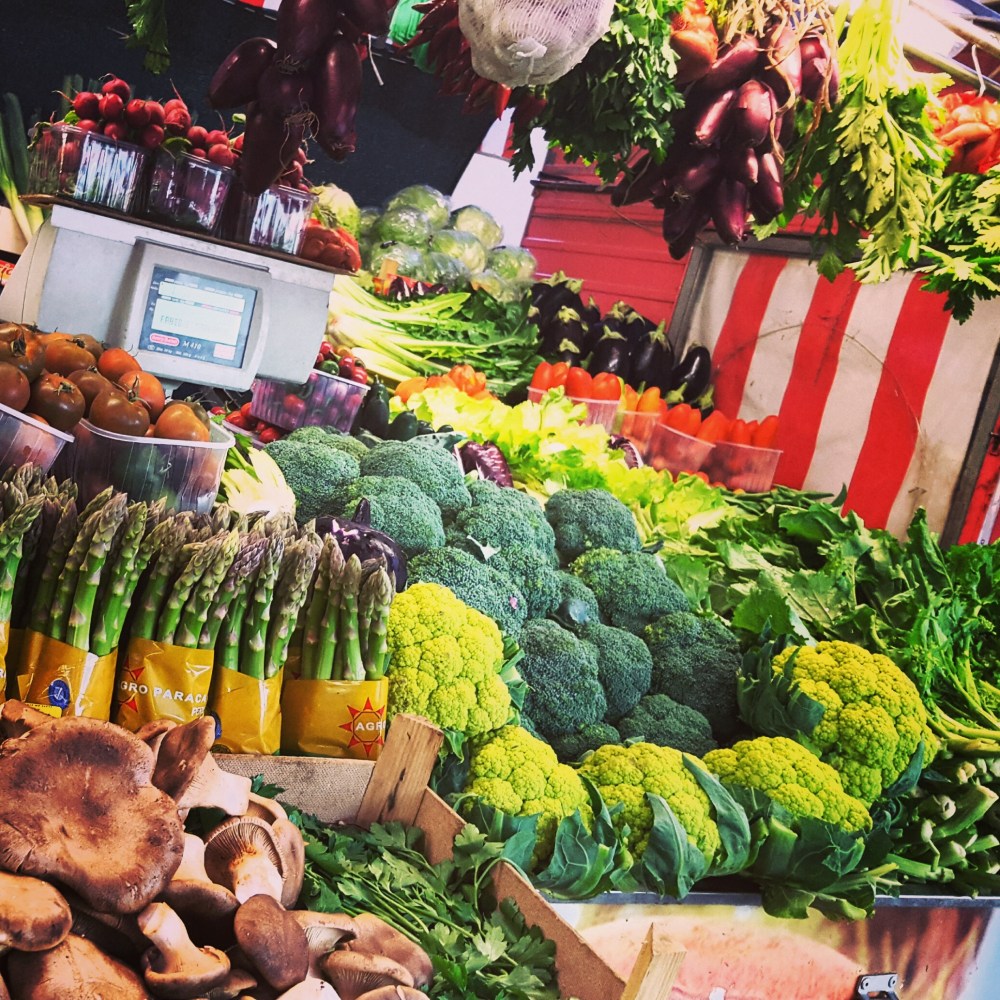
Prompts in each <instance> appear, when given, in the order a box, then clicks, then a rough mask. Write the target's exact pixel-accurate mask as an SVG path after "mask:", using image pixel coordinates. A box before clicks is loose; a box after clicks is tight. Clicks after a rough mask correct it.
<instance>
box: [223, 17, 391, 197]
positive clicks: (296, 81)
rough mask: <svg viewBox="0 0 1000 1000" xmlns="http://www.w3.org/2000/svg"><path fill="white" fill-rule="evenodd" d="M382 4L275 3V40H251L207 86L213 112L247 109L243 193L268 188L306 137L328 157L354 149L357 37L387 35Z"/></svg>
mask: <svg viewBox="0 0 1000 1000" xmlns="http://www.w3.org/2000/svg"><path fill="white" fill-rule="evenodd" d="M392 5H393V4H392V3H389V4H388V5H387V0H282V2H281V6H280V7H279V8H278V41H277V43H275V42H273V41H271V39H269V38H250V39H247V41H245V42H241V43H240V44H239V45H237V46H236V48H235V49H233V51H232V52H230V53H229V55H228V56H227V57H226V58H225V60H224V61H223V63H222V65H221V66H220V67H219V68H218V69H217V70H216V72H215V75H214V76H213V77H212V81H211V83H210V84H209V91H208V100H209V103H210V104H211V105H212V107H213V108H217V109H219V110H226V109H231V108H238V107H245V108H246V132H245V134H244V138H243V151H242V156H241V158H240V178H241V181H242V183H243V187H244V189H245V190H246V191H247V193H249V194H259V193H260V192H261V191H263V190H264V189H265V188H266V187H268V186H269V185H271V184H273V183H275V181H276V180H278V178H279V177H281V176H282V174H284V173H285V171H286V170H288V169H289V167H290V166H291V164H292V163H293V162H295V160H296V154H297V152H298V150H299V149H300V147H301V145H302V143H303V141H304V140H306V139H315V140H316V142H317V143H319V145H320V146H321V147H322V148H323V149H324V150H325V151H326V152H327V153H329V155H330V156H331V157H333V159H335V160H342V159H344V157H345V156H347V154H348V153H352V152H354V147H355V142H356V136H355V131H354V121H355V117H356V116H357V110H358V104H359V102H360V99H361V55H360V53H359V42H360V40H361V39H362V37H363V36H364V35H369V34H371V35H382V34H385V32H386V31H388V30H389V11H390V10H391V7H392Z"/></svg>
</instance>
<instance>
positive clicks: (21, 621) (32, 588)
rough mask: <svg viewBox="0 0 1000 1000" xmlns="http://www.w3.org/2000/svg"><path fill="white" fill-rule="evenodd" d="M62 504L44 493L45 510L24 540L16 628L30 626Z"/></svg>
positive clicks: (13, 618) (17, 582)
mask: <svg viewBox="0 0 1000 1000" xmlns="http://www.w3.org/2000/svg"><path fill="white" fill-rule="evenodd" d="M61 513H62V505H61V504H60V503H59V502H58V501H57V500H55V499H54V498H53V497H51V496H44V497H43V501H42V511H41V513H40V514H39V515H38V517H37V518H35V520H34V522H33V523H32V525H31V527H30V528H29V529H28V531H27V532H26V533H25V535H24V539H23V540H22V542H21V559H20V562H19V563H18V565H17V579H16V580H15V581H14V604H13V607H12V608H11V613H10V623H11V626H12V627H14V628H24V627H25V626H26V625H27V623H28V622H27V618H28V610H29V608H30V605H31V599H32V597H33V596H34V594H35V593H36V591H37V589H38V580H39V578H40V577H41V575H42V567H43V565H44V563H45V561H46V560H47V559H48V558H49V550H50V549H51V547H52V534H53V532H54V531H55V529H56V524H58V522H59V515H60V514H61Z"/></svg>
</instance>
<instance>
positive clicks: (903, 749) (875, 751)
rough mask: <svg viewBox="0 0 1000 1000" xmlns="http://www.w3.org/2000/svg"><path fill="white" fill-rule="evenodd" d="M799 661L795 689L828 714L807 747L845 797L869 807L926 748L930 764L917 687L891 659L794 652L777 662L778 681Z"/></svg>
mask: <svg viewBox="0 0 1000 1000" xmlns="http://www.w3.org/2000/svg"><path fill="white" fill-rule="evenodd" d="M793 653H794V654H796V655H795V661H794V663H793V664H792V681H793V690H794V688H795V687H798V689H799V690H800V691H801V692H802V693H803V694H805V695H806V696H808V697H809V698H812V699H813V700H814V701H817V702H819V703H820V704H821V705H822V706H823V708H824V712H823V717H822V719H821V720H820V722H819V724H818V725H817V726H816V728H815V729H813V731H812V732H810V733H805V734H804V735H805V736H806V737H807V739H808V740H809V742H810V743H811V744H813V745H814V746H815V747H816V748H817V750H818V751H819V753H820V755H821V757H822V759H823V760H824V761H826V763H828V764H830V765H831V766H833V767H834V768H835V769H836V770H837V771H838V772H839V774H840V778H841V781H843V783H844V789H845V790H846V791H847V792H848V793H849V794H850V795H854V796H856V797H857V798H859V799H861V801H862V802H864V803H865V804H866V805H871V804H872V803H873V802H874V801H875V800H876V799H877V798H878V797H879V796H880V795H881V794H882V792H883V791H884V790H885V789H886V788H888V787H889V786H890V785H891V784H893V782H895V781H896V780H897V778H899V776H900V775H901V774H902V773H903V772H904V771H905V770H906V768H907V765H908V764H909V763H910V760H911V759H912V758H913V754H914V752H915V751H916V749H917V747H918V745H919V744H920V742H921V740H923V741H924V745H925V757H924V761H925V763H927V762H929V761H930V760H931V759H932V757H933V755H934V751H935V750H936V748H937V740H936V739H935V737H934V736H933V734H932V733H931V731H930V729H929V728H928V726H927V711H926V709H925V708H924V705H923V702H922V701H921V700H920V694H919V693H918V691H917V688H916V685H915V684H914V683H913V681H911V680H910V679H909V677H907V676H906V674H904V673H903V671H902V670H900V669H899V667H897V666H896V664H895V663H893V662H892V660H890V659H889V658H888V657H887V656H882V655H881V654H879V653H869V652H868V651H867V650H866V649H863V648H862V647H861V646H857V645H855V644H854V643H850V642H820V643H817V645H815V646H801V647H798V646H792V647H789V648H787V649H785V650H783V651H782V652H781V653H779V654H778V655H777V656H776V657H775V658H774V660H773V661H772V664H771V665H772V669H773V671H774V673H775V674H779V673H780V672H781V671H782V670H783V669H784V666H785V664H786V663H787V661H788V660H789V658H790V657H791V656H792V655H793Z"/></svg>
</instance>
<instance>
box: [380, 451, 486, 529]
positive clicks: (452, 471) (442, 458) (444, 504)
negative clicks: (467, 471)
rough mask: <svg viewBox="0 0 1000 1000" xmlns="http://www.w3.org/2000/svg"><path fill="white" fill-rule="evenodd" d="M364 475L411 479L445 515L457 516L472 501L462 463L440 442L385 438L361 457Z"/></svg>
mask: <svg viewBox="0 0 1000 1000" xmlns="http://www.w3.org/2000/svg"><path fill="white" fill-rule="evenodd" d="M361 475H363V476H402V477H403V478H404V479H409V480H411V481H412V482H414V483H416V484H417V486H419V487H420V489H421V490H422V491H423V492H424V493H425V494H426V495H427V496H429V497H430V498H431V499H432V500H433V501H434V502H435V503H436V504H437V505H438V506H439V507H440V508H441V513H442V514H443V515H444V516H445V517H452V516H454V515H455V514H457V513H458V512H459V511H460V510H462V509H463V508H464V507H468V506H469V504H470V503H472V498H471V496H470V495H469V491H468V489H467V488H466V486H465V476H464V474H463V473H462V468H461V466H460V465H459V464H458V462H456V461H455V458H454V456H453V455H451V454H449V453H448V452H447V451H445V450H444V448H441V447H439V446H437V445H433V446H432V445H420V444H417V443H416V442H415V441H383V442H382V443H381V444H377V445H375V447H374V448H370V449H369V450H368V452H367V453H366V454H365V455H363V456H362V457H361Z"/></svg>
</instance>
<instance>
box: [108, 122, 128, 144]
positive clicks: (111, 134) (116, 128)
mask: <svg viewBox="0 0 1000 1000" xmlns="http://www.w3.org/2000/svg"><path fill="white" fill-rule="evenodd" d="M104 134H105V135H106V136H107V137H108V138H109V139H117V140H118V141H119V142H124V140H125V139H127V138H128V128H127V127H126V126H124V125H123V124H122V123H121V122H108V124H107V125H105V126H104Z"/></svg>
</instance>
